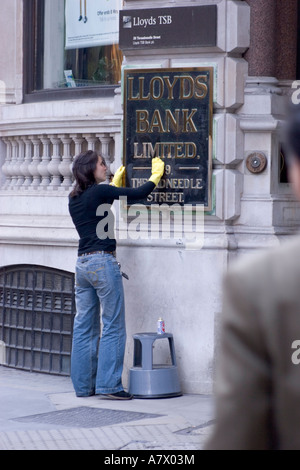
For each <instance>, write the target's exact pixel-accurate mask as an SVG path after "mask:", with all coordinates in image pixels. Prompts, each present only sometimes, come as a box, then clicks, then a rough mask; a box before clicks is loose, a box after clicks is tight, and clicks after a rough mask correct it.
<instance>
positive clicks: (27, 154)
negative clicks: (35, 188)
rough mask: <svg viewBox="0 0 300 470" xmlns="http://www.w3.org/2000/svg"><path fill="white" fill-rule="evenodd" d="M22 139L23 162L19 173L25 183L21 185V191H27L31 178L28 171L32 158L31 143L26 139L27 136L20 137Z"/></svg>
mask: <svg viewBox="0 0 300 470" xmlns="http://www.w3.org/2000/svg"><path fill="white" fill-rule="evenodd" d="M22 139H23V141H24V144H25V160H24V162H23V163H22V165H21V167H20V170H21V173H22V175H23V176H24V178H25V181H24V183H23V185H22V189H28V188H29V187H30V185H31V182H32V176H31V173H30V171H29V169H28V168H29V165H30V162H31V157H32V143H31V141H30V139H29V138H28V136H24V137H22Z"/></svg>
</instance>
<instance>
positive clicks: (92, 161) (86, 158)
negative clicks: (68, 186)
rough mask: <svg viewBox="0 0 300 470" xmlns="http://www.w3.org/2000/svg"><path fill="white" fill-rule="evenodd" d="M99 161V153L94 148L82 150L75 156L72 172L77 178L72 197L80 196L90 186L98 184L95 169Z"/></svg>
mask: <svg viewBox="0 0 300 470" xmlns="http://www.w3.org/2000/svg"><path fill="white" fill-rule="evenodd" d="M97 163H98V154H97V153H96V152H94V151H93V150H88V151H87V152H82V153H80V154H79V155H77V157H75V160H74V163H73V167H72V172H73V175H74V178H75V187H74V189H73V191H72V192H71V193H70V197H75V196H78V195H79V194H81V193H83V191H85V190H86V189H87V188H88V187H89V186H92V185H93V184H96V180H95V176H94V171H95V170H96V166H97Z"/></svg>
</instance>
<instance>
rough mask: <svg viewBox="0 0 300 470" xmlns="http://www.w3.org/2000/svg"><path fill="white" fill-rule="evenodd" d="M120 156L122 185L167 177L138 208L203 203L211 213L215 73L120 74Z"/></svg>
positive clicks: (149, 71) (162, 71)
mask: <svg viewBox="0 0 300 470" xmlns="http://www.w3.org/2000/svg"><path fill="white" fill-rule="evenodd" d="M123 85H124V128H123V145H124V149H123V155H124V165H125V166H126V186H128V187H132V188H137V187H139V186H141V185H142V184H143V183H145V182H146V181H147V180H148V178H149V177H150V175H151V160H152V158H153V157H160V158H162V159H163V160H164V162H165V174H164V176H163V177H162V179H161V181H160V183H159V184H158V186H157V187H156V189H155V190H154V191H153V192H152V193H151V194H150V195H149V196H148V199H147V200H146V201H141V203H142V204H146V205H151V204H163V203H166V204H170V205H171V204H180V205H184V204H194V205H195V204H201V205H203V206H204V208H205V210H207V211H209V210H211V166H212V155H211V146H212V114H213V68H212V67H198V68H176V69H174V68H172V69H171V68H170V69H159V70H153V69H139V70H137V69H130V70H125V71H124V84H123Z"/></svg>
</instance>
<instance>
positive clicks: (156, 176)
mask: <svg viewBox="0 0 300 470" xmlns="http://www.w3.org/2000/svg"><path fill="white" fill-rule="evenodd" d="M164 171H165V164H164V162H163V161H162V160H161V159H160V158H158V157H155V158H152V174H151V176H150V178H149V181H152V183H154V184H155V186H157V185H158V183H159V182H160V179H161V177H162V175H163V174H164Z"/></svg>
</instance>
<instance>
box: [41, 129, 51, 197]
mask: <svg viewBox="0 0 300 470" xmlns="http://www.w3.org/2000/svg"><path fill="white" fill-rule="evenodd" d="M39 138H40V140H41V142H42V144H43V154H42V161H41V163H40V164H39V165H38V171H39V174H40V175H41V177H42V181H41V184H40V189H45V188H47V187H48V186H49V184H50V172H49V170H48V165H49V162H50V144H51V141H50V139H49V137H48V136H46V135H41V136H39Z"/></svg>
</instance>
